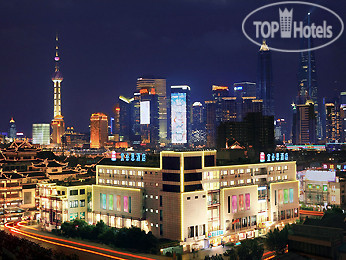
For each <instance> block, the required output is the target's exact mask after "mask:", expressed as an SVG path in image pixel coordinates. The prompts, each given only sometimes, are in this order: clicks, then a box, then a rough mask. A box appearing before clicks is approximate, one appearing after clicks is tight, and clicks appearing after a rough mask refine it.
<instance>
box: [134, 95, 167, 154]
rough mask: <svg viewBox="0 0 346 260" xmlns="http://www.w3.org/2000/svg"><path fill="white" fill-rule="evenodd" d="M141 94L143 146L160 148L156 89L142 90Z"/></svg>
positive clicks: (140, 119) (140, 112) (140, 118)
mask: <svg viewBox="0 0 346 260" xmlns="http://www.w3.org/2000/svg"><path fill="white" fill-rule="evenodd" d="M140 94H141V101H140V107H139V122H140V130H141V132H140V133H141V145H142V146H144V145H145V146H147V147H151V148H155V147H158V145H159V141H160V137H159V129H160V125H159V96H158V95H157V94H156V91H155V88H150V89H144V88H142V89H141V90H140ZM161 140H162V139H161Z"/></svg>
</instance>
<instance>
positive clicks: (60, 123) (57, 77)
mask: <svg viewBox="0 0 346 260" xmlns="http://www.w3.org/2000/svg"><path fill="white" fill-rule="evenodd" d="M58 40H59V38H58V35H56V37H55V41H56V45H55V57H54V60H55V71H54V74H53V77H52V81H53V83H54V118H53V120H52V124H51V125H52V137H51V138H52V144H54V145H55V146H61V143H62V142H61V137H62V136H63V134H64V133H65V122H64V117H63V116H62V115H61V89H60V86H61V82H62V80H63V77H62V74H61V72H60V69H59V61H60V57H59V47H58Z"/></svg>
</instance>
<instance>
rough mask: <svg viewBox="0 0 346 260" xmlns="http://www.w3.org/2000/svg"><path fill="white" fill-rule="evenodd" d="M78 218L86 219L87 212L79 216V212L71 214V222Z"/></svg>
mask: <svg viewBox="0 0 346 260" xmlns="http://www.w3.org/2000/svg"><path fill="white" fill-rule="evenodd" d="M78 217H79V218H80V219H85V212H80V213H79V214H78V212H76V213H70V221H73V220H75V219H76V218H78Z"/></svg>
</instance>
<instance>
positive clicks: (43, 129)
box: [32, 124, 50, 145]
mask: <svg viewBox="0 0 346 260" xmlns="http://www.w3.org/2000/svg"><path fill="white" fill-rule="evenodd" d="M32 143H33V144H40V145H48V144H49V143H50V125H49V124H32Z"/></svg>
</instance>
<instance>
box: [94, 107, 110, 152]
mask: <svg viewBox="0 0 346 260" xmlns="http://www.w3.org/2000/svg"><path fill="white" fill-rule="evenodd" d="M107 141H108V118H107V116H106V115H105V114H103V113H94V114H92V115H91V117H90V148H96V149H99V148H101V147H104V145H105V144H106V143H107Z"/></svg>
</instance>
